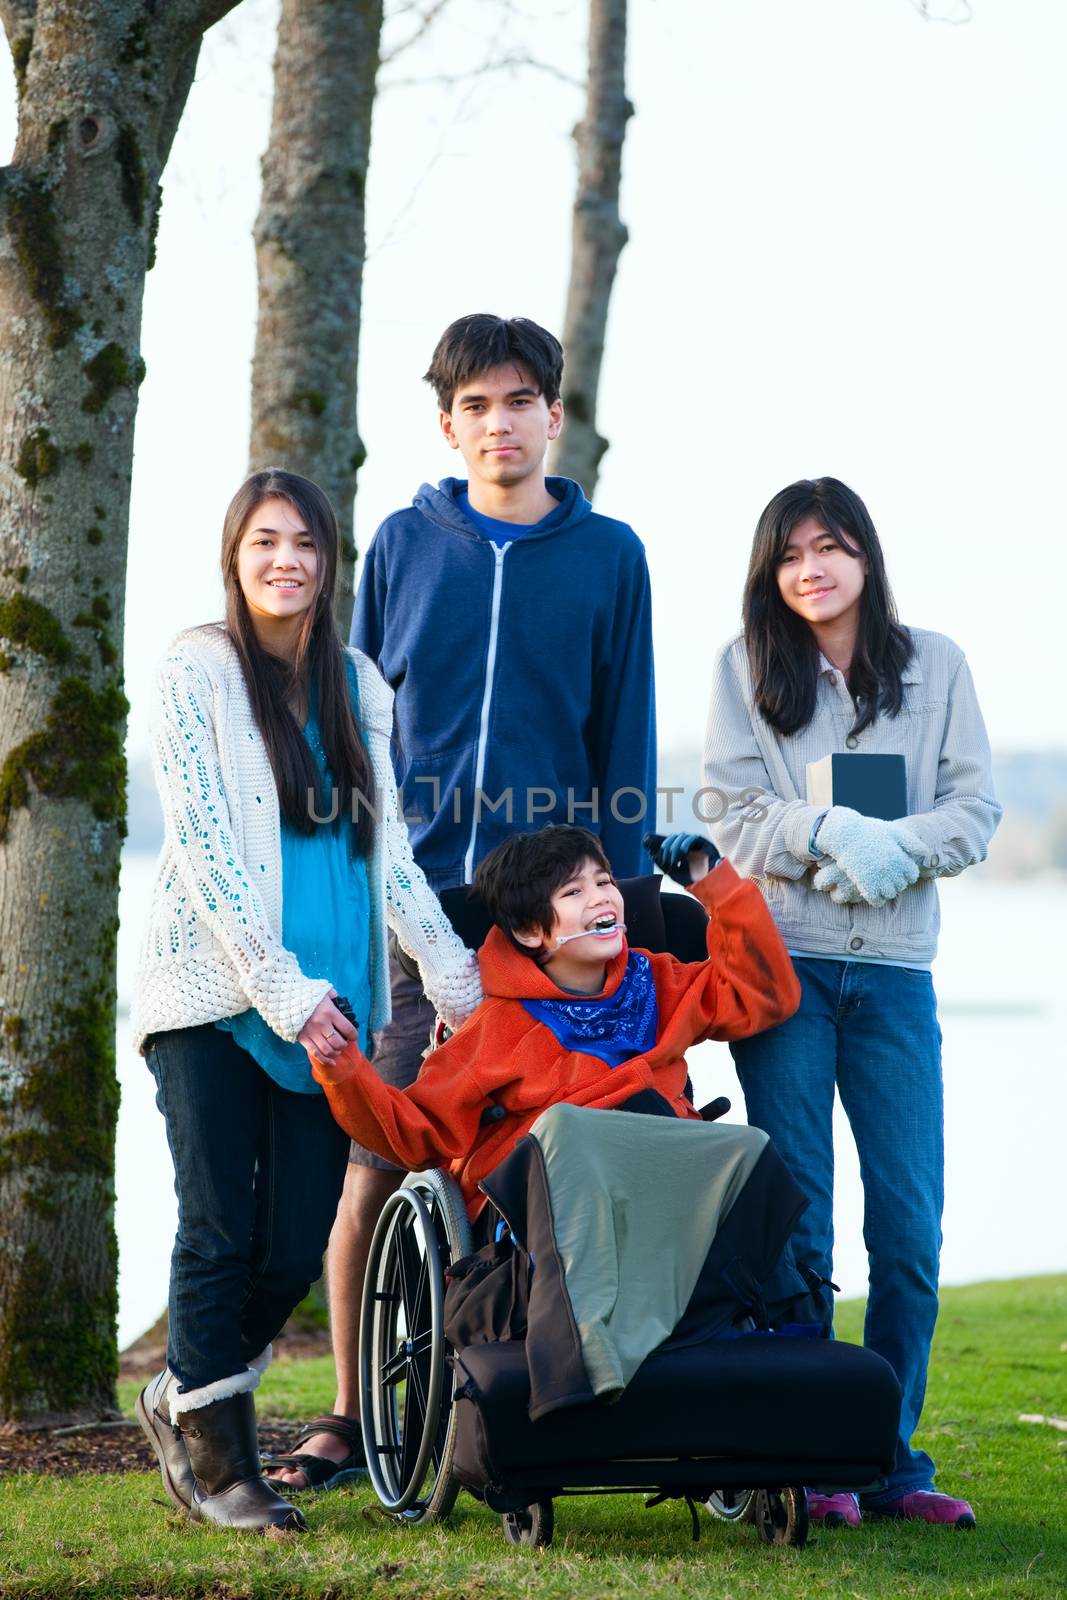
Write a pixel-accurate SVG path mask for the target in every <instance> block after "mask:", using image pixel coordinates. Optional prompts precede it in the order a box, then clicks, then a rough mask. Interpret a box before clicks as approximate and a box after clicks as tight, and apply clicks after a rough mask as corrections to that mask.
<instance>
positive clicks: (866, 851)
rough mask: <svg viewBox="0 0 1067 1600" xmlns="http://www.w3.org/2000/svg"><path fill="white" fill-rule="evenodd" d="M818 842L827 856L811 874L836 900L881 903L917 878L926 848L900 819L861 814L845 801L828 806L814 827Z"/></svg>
mask: <svg viewBox="0 0 1067 1600" xmlns="http://www.w3.org/2000/svg"><path fill="white" fill-rule="evenodd" d="M815 842H816V844H817V846H818V848H819V849H820V850H822V851H824V852H825V854H826V855H827V856H828V857H830V859H829V860H828V861H825V862H824V863H823V864H822V866H820V868H819V870H818V871H817V872H816V874H815V876H814V879H813V880H812V881H813V883H814V886H815V888H816V889H820V890H822V891H823V892H824V893H828V894H829V895H830V898H831V900H836V901H837V902H838V904H839V905H849V904H855V903H857V902H858V901H860V900H865V901H866V902H867V904H868V905H869V906H884V905H886V904H887V903H888V902H889V901H890V900H895V899H896V898H897V896H898V895H899V894H901V893H902V892H903V891H904V890H905V889H907V888H908V887H909V886H910V885H911V884H913V883H915V881H916V880H917V878H918V876H919V868H920V866H921V864H922V861H923V858H924V857H925V854H926V847H925V845H924V844H923V842H922V840H921V839H920V838H919V836H918V834H915V833H913V832H912V831H911V829H910V828H909V827H907V825H906V824H905V823H903V822H883V821H882V819H881V818H880V817H864V816H861V815H860V813H859V812H858V811H853V810H852V809H851V807H849V806H831V807H830V809H829V811H828V812H827V813H826V815H825V817H824V818H823V820H822V822H821V823H820V824H819V827H818V829H817V830H816V835H815Z"/></svg>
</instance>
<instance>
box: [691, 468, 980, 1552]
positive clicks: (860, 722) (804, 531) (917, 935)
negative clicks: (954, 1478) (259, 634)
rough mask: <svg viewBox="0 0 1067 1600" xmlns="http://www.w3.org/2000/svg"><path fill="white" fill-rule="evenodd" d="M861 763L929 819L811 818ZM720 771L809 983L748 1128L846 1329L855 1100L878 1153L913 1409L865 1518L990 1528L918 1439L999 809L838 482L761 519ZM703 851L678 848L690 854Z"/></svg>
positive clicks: (871, 1318)
mask: <svg viewBox="0 0 1067 1600" xmlns="http://www.w3.org/2000/svg"><path fill="white" fill-rule="evenodd" d="M849 750H855V751H872V752H893V753H899V754H902V755H903V756H904V759H905V769H906V782H907V812H908V814H907V816H905V817H903V818H901V819H900V820H899V821H894V822H887V821H882V820H880V819H878V818H875V817H868V816H861V815H860V814H859V813H858V812H857V811H854V810H852V809H850V808H848V807H846V806H841V805H831V806H830V807H829V809H823V808H821V807H819V806H817V805H813V804H811V803H809V801H808V799H807V798H806V792H807V785H806V768H807V765H808V763H809V762H813V761H818V760H820V759H821V758H822V757H824V756H826V755H829V754H831V753H835V752H844V751H849ZM704 770H705V783H706V784H708V785H709V786H710V787H712V788H714V789H715V790H717V791H719V792H721V793H722V794H723V795H724V796H728V797H736V798H734V799H733V803H731V804H729V805H728V807H727V809H726V810H725V812H724V814H723V815H722V817H721V818H720V820H719V821H718V822H717V823H716V824H714V825H713V826H712V833H713V837H714V840H715V844H716V845H717V846H718V848H719V850H720V851H721V852H722V853H723V854H724V855H726V856H728V857H729V858H730V860H731V861H732V862H733V863H734V865H735V867H736V868H737V870H738V871H739V872H742V873H747V874H748V875H749V876H751V877H754V878H756V879H757V880H758V881H759V884H760V887H761V889H762V890H763V893H764V895H765V897H766V900H767V903H768V906H769V907H770V909H771V912H772V913H773V915H774V918H775V921H776V922H777V924H778V928H779V930H780V932H781V934H782V936H783V938H784V939H785V941H786V945H787V947H788V949H789V952H790V954H791V955H792V957H793V960H794V964H795V967H796V971H797V975H798V977H799V979H800V983H801V989H802V999H801V1003H800V1009H799V1010H798V1012H797V1013H796V1015H795V1016H793V1017H791V1018H790V1020H789V1021H788V1022H785V1023H783V1024H782V1025H781V1026H780V1027H777V1028H772V1029H770V1030H769V1031H768V1032H766V1033H763V1034H760V1035H758V1036H757V1037H755V1038H751V1039H744V1040H739V1041H738V1042H737V1043H735V1044H732V1045H731V1047H730V1048H731V1050H732V1052H733V1056H734V1061H735V1064H736V1067H737V1072H738V1076H739V1078H740V1080H741V1084H742V1087H743V1089H744V1093H745V1102H746V1105H747V1109H748V1117H749V1121H750V1122H752V1123H753V1124H755V1125H756V1126H757V1127H760V1128H765V1129H766V1130H767V1132H768V1133H769V1134H770V1135H771V1137H772V1138H773V1139H774V1141H775V1143H776V1145H777V1146H778V1149H779V1150H780V1152H781V1154H782V1155H783V1156H784V1157H785V1159H786V1161H787V1162H788V1163H789V1165H790V1166H791V1167H792V1169H793V1171H794V1173H795V1175H796V1177H797V1178H798V1180H799V1181H800V1183H801V1185H802V1186H803V1188H804V1189H805V1191H806V1192H807V1194H808V1197H809V1199H810V1201H811V1205H810V1208H809V1210H808V1211H807V1213H806V1215H805V1216H804V1217H803V1218H802V1219H801V1223H800V1228H799V1231H798V1235H797V1255H798V1258H799V1259H805V1258H806V1260H807V1262H808V1264H809V1265H810V1266H811V1267H813V1268H814V1270H815V1271H816V1272H817V1273H818V1274H819V1275H820V1277H822V1278H823V1279H824V1280H826V1284H825V1286H824V1290H823V1292H824V1294H825V1296H826V1304H827V1315H828V1317H829V1316H832V1303H831V1299H830V1295H829V1279H830V1278H831V1277H832V1259H831V1258H832V1249H833V1135H832V1127H831V1117H832V1111H833V1101H834V1090H835V1087H836V1089H837V1091H838V1093H839V1094H840V1096H841V1102H842V1105H843V1106H844V1109H845V1111H846V1113H847V1115H848V1118H849V1121H850V1123H851V1126H852V1131H853V1135H854V1137H855V1140H856V1145H857V1149H858V1152H859V1158H860V1169H861V1173H862V1177H863V1186H864V1239H865V1241H866V1244H867V1249H868V1252H869V1256H870V1293H869V1299H868V1303H867V1319H866V1327H865V1332H864V1340H865V1343H866V1344H867V1345H868V1346H869V1348H871V1349H873V1350H876V1351H877V1352H878V1353H879V1354H880V1355H882V1356H884V1357H885V1358H886V1359H887V1360H888V1361H889V1362H890V1363H891V1365H892V1366H893V1368H894V1370H895V1371H896V1374H897V1377H898V1378H899V1380H900V1384H901V1388H902V1390H903V1396H904V1399H903V1407H902V1413H901V1424H900V1439H899V1443H898V1449H897V1461H896V1467H895V1470H894V1472H893V1473H892V1475H891V1477H890V1479H889V1481H888V1483H887V1485H886V1487H885V1489H884V1490H882V1491H881V1492H879V1493H878V1494H875V1495H871V1496H869V1497H865V1499H864V1509H866V1510H869V1511H871V1512H874V1513H878V1514H880V1515H883V1516H894V1517H904V1518H908V1519H910V1520H920V1521H926V1522H937V1523H948V1524H953V1525H955V1526H961V1527H973V1526H974V1514H973V1512H972V1510H971V1508H970V1506H969V1505H968V1504H967V1503H966V1501H963V1500H957V1499H954V1498H952V1497H951V1496H949V1495H945V1494H940V1493H936V1492H934V1489H933V1478H934V1463H933V1461H932V1460H931V1459H930V1457H929V1456H928V1455H927V1454H926V1453H925V1452H924V1451H921V1450H913V1449H912V1448H911V1434H912V1431H913V1430H914V1428H915V1427H916V1426H917V1424H918V1421H919V1416H920V1413H921V1411H922V1406H923V1397H924V1394H925V1388H926V1369H927V1362H928V1358H929V1351H930V1341H931V1338H932V1336H933V1331H934V1323H935V1321H936V1317H937V1282H938V1257H939V1252H940V1245H941V1210H942V1199H943V1190H944V1159H943V1110H942V1087H941V1033H940V1029H939V1027H938V1023H937V1010H936V1002H935V999H934V991H933V985H932V981H931V974H930V963H931V961H932V959H933V956H934V952H935V949H936V943H937V929H938V904H937V889H936V880H937V879H938V878H939V877H943V876H945V877H947V876H953V875H955V874H956V873H958V872H962V871H963V870H964V868H965V867H969V866H971V865H972V864H973V863H974V862H976V861H981V860H982V859H983V858H984V856H985V854H986V849H987V846H988V843H989V839H990V837H991V835H992V833H993V830H994V829H995V827H996V825H997V822H998V820H999V818H1000V808H999V806H998V805H997V803H996V800H995V798H994V795H993V783H992V776H991V771H990V756H989V745H988V741H987V738H986V733H985V728H984V726H983V723H982V718H981V714H980V712H979V709H978V703H977V701H976V699H975V693H974V687H973V684H972V682H971V675H970V672H969V671H968V668H967V663H966V661H965V660H964V657H963V654H962V652H961V651H960V650H959V649H958V648H957V647H956V645H954V644H953V643H952V642H951V640H949V639H946V638H944V637H943V636H942V635H941V634H937V633H928V632H925V631H923V630H921V629H917V628H912V629H909V628H905V627H903V626H901V624H900V623H899V622H898V621H897V618H896V612H895V608H894V605H893V599H892V595H891V592H890V589H889V584H888V581H887V578H886V573H885V566H884V563H883V559H882V551H881V547H880V545H879V542H878V536H877V534H876V532H875V529H874V525H873V523H872V521H871V518H870V516H869V514H868V512H867V508H866V507H865V506H864V504H863V502H862V500H861V499H860V498H859V496H858V495H857V494H855V493H854V492H853V491H852V490H851V489H849V488H847V487H846V486H845V484H843V483H840V482H838V480H837V479H835V478H818V479H816V480H814V481H813V482H809V481H804V482H800V483H795V484H791V485H790V487H789V488H787V489H783V490H782V491H781V493H780V494H777V495H775V497H774V499H773V500H772V501H771V503H770V504H769V505H768V507H767V509H766V510H765V511H764V513H763V515H762V516H761V517H760V520H759V524H758V527H757V529H756V537H755V541H754V543H753V547H752V556H751V561H750V564H749V570H748V578H747V581H746V585H745V595H744V631H743V633H742V634H741V636H740V637H738V638H736V639H734V640H733V641H731V642H730V643H729V644H727V645H726V646H725V647H724V648H723V650H722V651H720V653H719V656H718V659H717V661H716V664H715V671H714V678H713V685H712V695H711V709H710V713H709V717H708V731H707V741H706V747H705V769H704ZM757 789H758V790H760V791H762V793H761V794H760V796H759V798H758V799H756V800H753V798H752V795H753V791H754V790H757ZM746 802H747V803H746ZM687 845H688V841H687V840H686V839H685V838H681V837H679V838H678V839H677V842H676V844H675V849H676V851H679V850H684V849H685V848H686V847H687ZM809 1503H810V1507H811V1514H812V1516H813V1519H814V1520H816V1521H822V1522H824V1523H825V1524H833V1523H835V1522H836V1523H838V1524H845V1525H848V1526H856V1525H857V1524H858V1523H859V1521H860V1509H859V1505H858V1504H857V1502H856V1501H855V1499H854V1497H853V1496H851V1495H812V1496H811V1498H810V1502H809Z"/></svg>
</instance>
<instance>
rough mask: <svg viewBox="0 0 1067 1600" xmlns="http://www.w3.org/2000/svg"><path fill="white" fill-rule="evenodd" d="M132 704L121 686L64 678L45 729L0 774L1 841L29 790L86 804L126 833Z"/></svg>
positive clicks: (99, 817) (19, 749)
mask: <svg viewBox="0 0 1067 1600" xmlns="http://www.w3.org/2000/svg"><path fill="white" fill-rule="evenodd" d="M129 709H130V707H129V702H128V701H127V699H126V696H125V695H124V694H123V693H122V690H121V689H120V688H119V687H118V686H117V684H114V683H109V684H105V685H104V686H103V688H101V689H99V690H94V689H93V687H92V685H91V684H89V683H87V682H86V680H85V679H84V678H74V677H68V678H64V679H63V681H62V682H61V683H60V685H59V687H58V689H57V690H56V693H55V696H54V698H53V700H52V705H51V708H50V710H49V713H48V716H47V718H46V721H45V726H44V728H43V729H41V730H40V731H39V732H38V733H33V734H31V735H30V737H29V738H28V739H24V740H23V741H22V743H21V744H19V745H16V746H15V748H14V749H13V750H11V751H9V752H8V755H7V758H6V760H5V761H4V764H3V767H2V769H0V841H3V840H4V839H5V838H6V837H7V831H8V828H9V827H10V824H11V816H12V813H13V812H14V811H16V810H17V809H19V808H20V807H22V806H27V805H29V801H30V785H31V783H32V784H33V787H34V788H36V789H37V790H38V792H39V793H41V794H45V795H49V796H50V797H51V798H53V799H57V800H67V799H79V800H84V801H86V802H87V804H88V805H89V806H90V808H91V810H92V813H93V816H94V817H96V818H97V820H98V821H100V822H113V823H116V824H117V825H118V829H119V833H120V836H122V837H125V833H126V757H125V754H124V751H123V739H122V731H123V725H124V723H125V719H126V714H127V712H128V711H129Z"/></svg>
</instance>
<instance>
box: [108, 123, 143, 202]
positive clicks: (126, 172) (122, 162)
mask: <svg viewBox="0 0 1067 1600" xmlns="http://www.w3.org/2000/svg"><path fill="white" fill-rule="evenodd" d="M115 157H116V160H117V161H118V164H119V184H120V189H121V193H122V203H123V205H124V206H125V207H126V210H127V211H128V212H129V214H130V220H131V221H132V222H133V223H134V225H135V226H136V227H138V228H139V227H140V226H141V223H142V222H143V221H144V206H145V199H146V197H147V190H148V180H147V178H146V177H145V170H144V158H143V157H142V155H141V146H140V144H139V143H138V141H137V135H136V134H135V133H134V131H133V129H132V128H131V127H129V126H128V125H127V124H126V123H123V125H122V126H121V127H120V128H119V133H118V138H117V139H116V140H115Z"/></svg>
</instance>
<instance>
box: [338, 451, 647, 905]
mask: <svg viewBox="0 0 1067 1600" xmlns="http://www.w3.org/2000/svg"><path fill="white" fill-rule="evenodd" d="M547 486H548V489H549V492H550V493H551V494H552V495H553V496H554V497H555V498H556V499H557V500H558V501H559V508H558V510H556V511H553V512H552V513H550V515H549V516H548V517H546V518H545V519H544V521H543V522H541V523H539V524H538V526H537V528H536V530H535V531H534V532H532V533H526V534H523V535H521V536H520V537H519V538H517V539H516V540H515V541H514V542H513V543H511V544H509V545H508V546H507V547H506V548H504V549H498V548H496V547H495V546H494V545H493V544H492V543H491V542H490V541H489V540H488V539H487V538H485V536H484V535H483V534H482V533H481V532H480V531H479V530H478V529H477V528H476V527H475V526H474V524H473V523H472V521H471V520H470V519H469V518H468V517H467V516H466V515H465V514H464V512H463V510H462V508H461V506H460V505H459V503H458V500H457V498H456V497H457V495H459V494H461V493H462V492H463V491H464V490H465V489H466V487H467V485H466V483H465V482H462V481H459V480H457V479H455V478H445V479H444V480H443V482H442V483H441V485H440V487H439V488H437V489H434V488H432V487H431V485H429V484H426V483H424V484H423V486H422V488H421V489H420V490H419V492H418V494H417V495H416V496H415V500H414V503H413V505H412V507H411V508H410V509H406V510H404V511H398V512H396V513H395V514H394V515H393V516H391V517H387V518H386V520H385V521H384V522H383V523H382V525H381V527H380V528H379V529H378V531H377V533H376V534H375V536H374V538H373V540H372V541H371V545H370V548H369V549H368V551H367V554H366V556H365V558H364V561H363V570H362V574H361V577H360V585H359V592H358V594H357V596H356V605H355V613H354V615H353V618H352V635H351V641H352V644H353V645H355V646H356V648H357V649H359V650H362V651H364V652H365V653H366V654H367V655H369V656H370V657H371V659H372V660H373V661H376V662H377V664H378V666H379V668H380V669H381V671H382V673H383V675H384V676H385V678H386V679H387V680H388V682H389V683H390V684H391V685H392V687H393V689H394V691H395V693H396V727H395V735H394V764H395V766H396V776H397V782H398V784H399V785H400V788H401V790H402V792H403V797H404V804H405V811H406V815H407V820H408V824H409V827H410V830H411V841H412V845H413V847H414V851H415V859H416V860H417V861H418V863H419V865H420V866H421V867H422V869H423V871H424V872H425V873H426V876H427V877H428V879H429V881H430V883H431V885H432V886H433V887H434V888H435V889H444V888H449V887H451V886H453V885H454V884H458V883H465V882H469V881H470V878H471V873H472V872H473V870H474V867H475V865H476V864H477V862H479V861H480V860H481V859H482V857H483V856H485V855H487V854H488V852H489V851H490V850H491V849H492V848H493V847H494V845H497V844H499V843H500V841H501V840H502V839H505V838H507V837H508V835H509V834H511V833H515V832H519V831H523V832H525V831H527V830H530V829H534V828H540V827H543V826H544V824H545V823H547V822H566V821H572V822H576V823H578V824H579V826H581V827H587V828H590V829H591V830H592V831H593V832H594V833H599V835H600V837H601V839H602V841H603V844H604V848H605V850H606V852H607V855H608V859H609V860H610V861H611V864H612V866H613V868H614V869H615V872H616V874H617V875H618V876H619V877H636V876H638V875H639V874H641V873H642V872H645V871H648V870H649V868H648V864H647V860H646V858H645V857H644V855H643V854H642V851H641V837H642V835H643V833H644V832H645V831H646V830H647V829H648V828H649V827H651V826H653V820H652V819H654V816H655V785H656V724H655V689H654V683H653V675H652V610H651V597H650V593H649V582H648V568H647V566H646V564H645V552H644V548H643V546H642V544H641V541H640V540H639V539H638V537H637V535H636V534H635V533H634V531H633V529H632V528H629V527H627V525H626V524H625V523H624V522H615V521H613V520H612V519H611V518H609V517H602V516H598V515H597V514H596V513H595V512H594V511H593V508H592V506H591V505H590V504H589V501H588V500H587V499H586V498H585V496H584V494H583V493H582V491H581V489H580V488H579V486H578V485H577V484H576V483H572V482H571V481H570V479H569V478H549V479H548V480H547ZM420 780H421V781H420ZM635 790H636V791H638V793H634V792H633V791H635ZM568 791H570V797H568ZM622 791H628V792H622ZM509 793H510V796H511V814H510V816H509V815H508V795H509ZM594 793H595V794H596V797H597V804H598V811H597V813H596V814H595V815H594V813H593V812H592V811H591V810H590V807H589V803H590V801H591V800H592V799H593V796H594ZM646 797H647V808H648V809H647V816H646V815H644V814H643V813H641V807H642V801H643V800H644V799H645V798H646ZM476 798H477V800H478V804H477V806H476ZM613 802H614V808H615V811H616V812H617V813H618V816H616V815H613V811H612V804H613ZM568 806H569V809H570V815H569V816H568ZM494 807H496V809H493V808H494ZM638 813H641V814H640V815H639V814H638ZM619 817H622V818H627V819H630V818H632V819H633V820H622V821H620V820H619Z"/></svg>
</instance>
